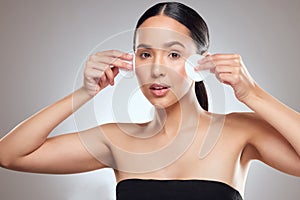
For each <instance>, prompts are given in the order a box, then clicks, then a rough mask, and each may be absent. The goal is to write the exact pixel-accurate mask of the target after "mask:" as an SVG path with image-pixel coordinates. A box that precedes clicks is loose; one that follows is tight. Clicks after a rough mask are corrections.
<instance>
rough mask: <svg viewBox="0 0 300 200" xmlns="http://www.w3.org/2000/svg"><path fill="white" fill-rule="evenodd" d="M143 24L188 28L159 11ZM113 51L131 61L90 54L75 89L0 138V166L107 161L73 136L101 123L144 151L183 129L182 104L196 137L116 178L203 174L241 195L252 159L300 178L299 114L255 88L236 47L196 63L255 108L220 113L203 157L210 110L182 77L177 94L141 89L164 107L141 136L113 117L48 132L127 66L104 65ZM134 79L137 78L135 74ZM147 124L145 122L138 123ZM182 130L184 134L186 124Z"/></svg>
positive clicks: (49, 168)
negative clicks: (155, 128) (155, 165)
mask: <svg viewBox="0 0 300 200" xmlns="http://www.w3.org/2000/svg"><path fill="white" fill-rule="evenodd" d="M142 27H143V28H145V27H162V28H168V29H170V30H174V31H177V32H180V33H182V34H184V35H187V36H188V35H189V30H188V29H186V27H184V26H183V25H182V24H180V23H178V22H177V21H175V20H173V19H171V18H168V17H165V16H156V17H152V18H149V19H148V20H146V21H145V22H144V23H143V24H142ZM140 50H143V49H142V48H141V49H140ZM147 51H150V52H149V53H150V54H151V57H149V59H150V58H152V59H154V61H155V62H157V63H160V62H165V60H163V59H162V58H163V54H162V52H161V51H159V50H156V49H150V50H149V49H147ZM172 55H173V54H172ZM115 58H121V59H122V60H127V61H130V60H131V59H132V56H131V55H127V54H125V53H122V52H119V51H106V52H100V53H97V54H95V55H92V56H91V57H90V58H89V60H88V61H87V63H86V69H85V74H84V77H85V79H84V80H85V82H84V85H83V86H82V87H81V88H80V89H78V90H76V91H75V92H74V93H72V94H70V95H69V96H67V97H65V98H64V99H62V100H60V101H58V102H56V103H54V104H52V105H50V106H48V107H46V108H45V109H43V110H42V111H40V112H38V113H36V114H35V115H33V116H32V117H30V118H28V119H26V120H25V121H23V122H22V123H21V124H20V125H18V126H17V127H15V128H14V129H13V130H11V131H10V132H9V133H8V134H7V135H6V136H5V137H4V138H2V139H1V140H0V164H1V166H2V167H5V168H9V169H12V170H19V171H28V172H35V173H54V174H67V173H80V172H85V171H91V170H96V169H101V168H105V167H112V166H109V165H107V163H101V162H100V161H99V159H98V160H97V159H96V158H95V157H93V156H92V155H91V154H90V153H89V152H88V151H87V149H86V148H85V147H84V145H83V144H82V141H81V140H80V138H79V135H93V134H98V133H99V131H100V130H101V131H103V130H105V134H106V136H107V138H108V139H110V140H111V144H115V145H116V144H117V145H118V146H120V147H122V148H123V149H126V150H128V151H132V152H149V151H151V150H155V149H158V148H161V147H163V146H165V145H167V144H169V143H170V141H172V139H174V137H175V136H176V135H177V134H179V133H181V132H180V130H181V129H180V128H181V127H180V126H179V125H178V126H176V123H175V126H174V122H179V121H181V118H182V117H183V116H184V114H185V111H186V110H187V112H189V116H190V117H188V118H187V119H185V123H184V125H185V126H186V127H184V128H186V129H185V130H190V129H189V126H195V119H196V122H197V124H198V126H197V127H196V128H197V129H196V130H197V131H196V136H195V138H194V140H193V141H192V143H191V145H190V146H189V148H188V149H187V150H186V151H185V152H184V154H182V156H181V157H180V158H178V159H176V160H174V162H172V163H170V164H169V165H167V166H165V167H163V168H160V169H157V170H155V171H151V172H145V173H133V172H125V171H121V170H118V169H115V174H116V178H117V181H121V180H124V179H129V178H141V179H209V180H216V181H221V182H224V183H227V184H228V185H230V186H232V187H234V188H236V189H237V190H238V191H239V192H240V193H241V194H242V195H243V193H244V184H245V180H246V177H247V171H248V168H249V164H250V162H251V160H255V159H256V160H260V161H262V162H264V163H266V164H267V165H269V166H271V167H273V168H276V169H278V170H280V171H282V172H285V173H287V174H291V175H294V176H299V177H300V134H299V131H298V130H300V123H299V122H300V115H299V113H297V112H296V111H294V110H292V109H290V108H288V107H287V106H285V105H284V104H282V103H281V102H279V101H278V100H276V99H275V98H274V97H272V96H271V95H269V94H268V93H267V92H265V91H264V90H263V89H262V88H260V87H259V86H258V85H257V84H256V83H255V81H254V80H253V79H252V78H251V77H250V75H249V74H248V72H247V70H246V67H245V66H244V64H243V62H242V59H241V57H240V56H239V55H236V54H214V55H207V57H206V59H204V60H203V61H201V62H200V63H199V67H198V70H200V69H210V70H211V72H212V73H214V74H215V75H216V77H217V78H218V80H219V81H220V82H222V83H224V84H228V85H230V86H231V87H232V88H233V90H234V91H235V94H236V97H237V99H239V100H240V101H241V102H243V103H244V104H246V105H247V106H248V107H250V108H251V109H252V110H253V111H254V113H232V114H228V115H226V120H225V124H224V127H223V129H222V133H221V137H220V138H219V140H218V141H217V144H216V146H215V147H214V148H213V150H212V151H211V152H210V153H209V154H208V156H206V157H205V158H204V159H199V148H200V147H201V144H202V143H203V140H204V136H205V133H206V131H207V129H208V127H209V126H210V120H211V118H212V116H213V114H212V113H209V112H206V111H204V110H203V109H202V108H201V107H200V106H199V105H198V102H197V100H196V97H195V94H194V91H193V83H192V82H190V83H189V82H187V84H188V85H189V87H188V89H187V90H184V89H182V91H183V90H184V93H183V94H182V96H181V98H180V99H177V98H176V95H173V94H172V93H171V92H169V93H167V94H166V95H165V96H163V97H160V98H157V97H155V95H154V96H153V95H152V94H151V92H149V91H147V87H144V88H143V87H142V88H141V89H142V91H143V93H144V94H145V96H146V97H147V98H148V99H149V101H150V102H151V103H153V104H154V105H158V106H160V107H163V108H164V109H165V111H166V113H167V115H166V116H167V118H166V121H165V124H164V126H163V128H162V130H161V131H160V132H159V134H156V135H155V137H151V138H149V139H146V140H141V139H139V138H134V137H131V136H129V135H128V134H126V133H124V132H123V130H122V129H120V126H118V124H106V125H102V126H98V127H94V128H91V129H89V130H85V131H82V132H80V133H77V132H75V133H69V134H64V135H60V136H55V137H52V138H48V135H49V134H50V133H51V131H52V130H53V129H54V128H55V127H56V126H58V125H59V124H60V123H61V122H62V121H63V120H64V119H66V118H67V117H68V116H70V115H71V114H72V113H73V112H75V111H76V110H77V109H78V108H79V107H80V106H82V105H83V104H84V103H86V102H87V101H89V100H90V99H91V98H93V96H94V95H96V94H97V93H98V92H100V91H101V90H102V89H103V88H105V87H106V86H107V85H109V84H110V85H113V84H114V77H115V76H117V74H118V68H130V67H131V66H130V65H128V64H126V63H125V62H122V61H121V60H118V61H116V62H114V66H115V68H110V67H109V64H111V63H112V62H113V61H114V59H115ZM160 58H161V59H160ZM147 59H148V57H147ZM157 66H159V65H156V66H153V68H152V70H151V76H152V78H153V79H155V78H158V77H161V76H164V77H170V75H169V74H168V70H166V69H165V68H161V67H157ZM212 66H213V67H212ZM172 70H174V71H176V73H177V74H182V76H183V77H184V76H186V75H185V74H184V72H183V71H184V70H183V66H182V65H178V67H175V68H172ZM99 77H100V78H99ZM170 79H171V78H170ZM140 81H143V79H142V78H141V77H140ZM178 84H179V83H178ZM172 86H173V85H172ZM179 92H180V91H179ZM177 96H178V95H177ZM283 119H284V120H283ZM154 121H155V120H154ZM147 125H149V124H144V125H143V126H144V127H147ZM129 126H130V125H129ZM133 134H135V133H133ZM182 134H189V131H187V132H183V133H182ZM108 145H109V144H108ZM108 147H109V146H108ZM109 149H110V148H105V147H103V156H107V157H111V156H112V152H111V151H110V150H109ZM114 159H115V161H116V162H121V161H122V159H123V158H121V157H118V156H116V157H114Z"/></svg>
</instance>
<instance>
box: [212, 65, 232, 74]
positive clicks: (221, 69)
mask: <svg viewBox="0 0 300 200" xmlns="http://www.w3.org/2000/svg"><path fill="white" fill-rule="evenodd" d="M234 71H235V70H234V67H231V66H228V65H217V66H216V67H215V68H214V73H218V74H220V73H233V72H234Z"/></svg>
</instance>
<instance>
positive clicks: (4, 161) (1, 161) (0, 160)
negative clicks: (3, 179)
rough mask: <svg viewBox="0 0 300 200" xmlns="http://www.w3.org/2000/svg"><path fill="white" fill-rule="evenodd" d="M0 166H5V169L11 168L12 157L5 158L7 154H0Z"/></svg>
mask: <svg viewBox="0 0 300 200" xmlns="http://www.w3.org/2000/svg"><path fill="white" fill-rule="evenodd" d="M0 167H2V168H5V169H11V168H13V161H12V159H9V158H7V156H2V155H0Z"/></svg>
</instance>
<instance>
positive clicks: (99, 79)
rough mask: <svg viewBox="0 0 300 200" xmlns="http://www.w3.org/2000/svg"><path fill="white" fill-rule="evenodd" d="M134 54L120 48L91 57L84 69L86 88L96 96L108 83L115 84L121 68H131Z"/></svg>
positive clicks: (90, 93)
mask: <svg viewBox="0 0 300 200" xmlns="http://www.w3.org/2000/svg"><path fill="white" fill-rule="evenodd" d="M132 59H133V56H132V55H131V54H127V53H124V52H121V51H118V50H110V51H103V52H98V53H96V54H93V55H91V56H90V57H89V59H88V61H87V62H86V64H85V69H84V88H85V89H86V91H87V92H88V94H89V95H91V96H95V95H96V94H97V93H98V92H99V91H100V90H102V89H103V88H105V87H106V86H107V85H108V84H110V85H114V78H115V77H116V76H117V74H118V73H119V68H123V69H126V70H131V69H132V65H131V64H129V63H127V62H125V61H132Z"/></svg>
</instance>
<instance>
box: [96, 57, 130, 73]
mask: <svg viewBox="0 0 300 200" xmlns="http://www.w3.org/2000/svg"><path fill="white" fill-rule="evenodd" d="M91 60H92V62H94V63H103V64H105V65H112V66H114V67H119V68H124V69H126V70H131V69H132V64H130V63H128V62H129V61H124V60H120V59H119V58H115V57H109V56H91Z"/></svg>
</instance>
